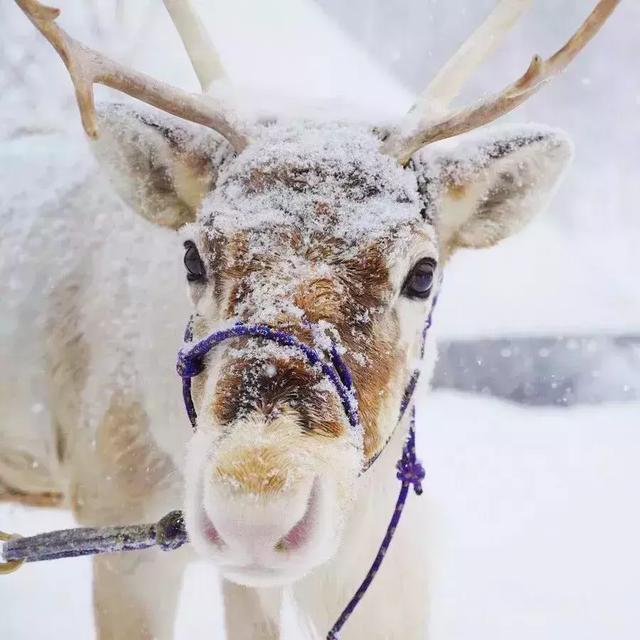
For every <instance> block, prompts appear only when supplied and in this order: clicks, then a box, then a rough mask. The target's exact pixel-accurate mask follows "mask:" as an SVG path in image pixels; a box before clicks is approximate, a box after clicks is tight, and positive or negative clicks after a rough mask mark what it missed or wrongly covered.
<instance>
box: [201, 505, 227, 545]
mask: <svg viewBox="0 0 640 640" xmlns="http://www.w3.org/2000/svg"><path fill="white" fill-rule="evenodd" d="M200 519H201V525H202V526H201V528H202V532H203V533H204V535H205V537H206V538H207V540H208V541H209V542H212V543H213V544H215V545H216V546H218V547H224V542H223V540H222V538H221V537H220V534H219V533H218V530H217V529H216V528H215V526H214V524H213V522H211V519H210V518H209V516H208V515H207V514H206V513H205V512H204V511H202V513H201V518H200Z"/></svg>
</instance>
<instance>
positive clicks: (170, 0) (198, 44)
mask: <svg viewBox="0 0 640 640" xmlns="http://www.w3.org/2000/svg"><path fill="white" fill-rule="evenodd" d="M164 6H165V8H166V10H167V11H168V13H169V15H170V16H171V20H172V21H173V24H174V25H175V27H176V30H177V31H178V34H179V35H180V39H181V40H182V43H183V44H184V48H185V49H186V50H187V54H188V56H189V59H190V60H191V66H192V67H193V70H194V71H195V72H196V75H197V76H198V80H199V81H200V86H201V87H202V92H203V93H206V92H207V90H208V89H209V87H210V86H211V85H212V84H213V82H215V81H216V80H220V79H222V78H224V77H225V72H224V68H223V67H222V62H221V61H220V56H219V55H218V52H217V51H216V48H215V46H214V45H213V42H211V38H209V34H208V33H207V30H206V28H205V26H204V24H202V21H201V20H200V18H199V17H198V14H197V13H196V12H195V11H194V10H193V5H192V4H191V0H164Z"/></svg>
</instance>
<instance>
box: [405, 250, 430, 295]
mask: <svg viewBox="0 0 640 640" xmlns="http://www.w3.org/2000/svg"><path fill="white" fill-rule="evenodd" d="M435 271H436V261H435V260H434V259H433V258H423V259H422V260H420V261H418V262H417V263H416V264H415V265H414V266H413V269H411V271H410V273H409V275H408V276H407V279H406V280H405V281H404V285H402V294H403V295H405V296H407V297H408V298H428V297H429V294H430V293H431V288H432V287H433V274H434V273H435Z"/></svg>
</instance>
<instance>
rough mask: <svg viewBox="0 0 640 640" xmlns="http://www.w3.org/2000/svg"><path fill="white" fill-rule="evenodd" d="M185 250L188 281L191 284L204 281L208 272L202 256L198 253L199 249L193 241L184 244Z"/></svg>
mask: <svg viewBox="0 0 640 640" xmlns="http://www.w3.org/2000/svg"><path fill="white" fill-rule="evenodd" d="M184 248H185V254H184V266H185V267H186V269H187V280H189V282H198V281H200V280H204V278H205V275H206V271H205V268H204V263H203V262H202V258H200V254H199V253H198V248H197V247H196V245H195V244H194V243H193V242H192V241H191V240H187V241H186V242H185V243H184Z"/></svg>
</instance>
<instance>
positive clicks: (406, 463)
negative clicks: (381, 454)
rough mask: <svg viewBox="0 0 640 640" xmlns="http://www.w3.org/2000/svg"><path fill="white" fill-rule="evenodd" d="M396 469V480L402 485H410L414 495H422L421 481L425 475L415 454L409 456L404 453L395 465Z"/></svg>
mask: <svg viewBox="0 0 640 640" xmlns="http://www.w3.org/2000/svg"><path fill="white" fill-rule="evenodd" d="M396 469H397V470H398V473H397V474H396V477H397V478H398V480H400V482H402V483H403V484H412V485H413V490H414V491H415V492H416V495H420V494H421V493H422V481H423V480H424V478H425V476H426V475H427V474H426V472H425V470H424V467H423V466H422V463H421V462H420V460H418V458H416V457H415V454H414V455H413V456H410V455H407V452H406V451H405V453H404V454H403V456H402V458H401V459H400V460H398V462H397V463H396Z"/></svg>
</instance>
